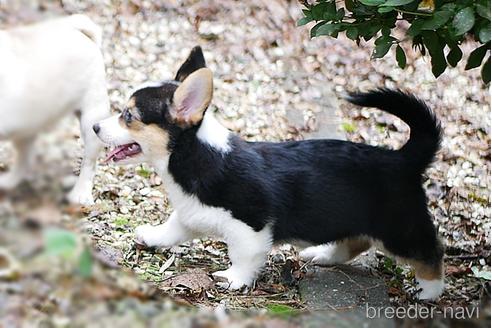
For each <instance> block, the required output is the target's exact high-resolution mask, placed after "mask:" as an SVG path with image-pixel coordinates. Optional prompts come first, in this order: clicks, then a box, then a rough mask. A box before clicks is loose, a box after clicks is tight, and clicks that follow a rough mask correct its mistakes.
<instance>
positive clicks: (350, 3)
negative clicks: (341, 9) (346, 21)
mask: <svg viewBox="0 0 492 328" xmlns="http://www.w3.org/2000/svg"><path fill="white" fill-rule="evenodd" d="M354 7H355V5H354V1H353V0H345V8H347V10H348V11H353V10H354Z"/></svg>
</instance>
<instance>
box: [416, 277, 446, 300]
mask: <svg viewBox="0 0 492 328" xmlns="http://www.w3.org/2000/svg"><path fill="white" fill-rule="evenodd" d="M416 280H417V288H419V289H422V290H421V291H420V292H419V293H418V294H417V297H418V299H420V300H436V299H438V298H439V296H441V294H442V292H443V291H444V280H443V279H436V280H425V279H419V278H417V279H416Z"/></svg>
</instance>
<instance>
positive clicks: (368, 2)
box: [359, 0, 386, 6]
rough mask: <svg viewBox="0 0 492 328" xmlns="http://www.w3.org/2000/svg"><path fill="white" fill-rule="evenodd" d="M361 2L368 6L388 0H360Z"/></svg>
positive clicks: (377, 4)
mask: <svg viewBox="0 0 492 328" xmlns="http://www.w3.org/2000/svg"><path fill="white" fill-rule="evenodd" d="M359 1H360V3H362V4H363V5H366V6H379V5H381V4H383V3H384V2H385V1H386V0H359Z"/></svg>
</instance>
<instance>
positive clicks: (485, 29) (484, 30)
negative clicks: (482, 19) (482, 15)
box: [478, 22, 490, 43]
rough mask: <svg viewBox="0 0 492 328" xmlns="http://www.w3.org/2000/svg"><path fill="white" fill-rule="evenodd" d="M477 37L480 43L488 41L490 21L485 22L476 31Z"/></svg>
mask: <svg viewBox="0 0 492 328" xmlns="http://www.w3.org/2000/svg"><path fill="white" fill-rule="evenodd" d="M478 39H479V40H480V42H482V43H487V42H489V41H490V22H486V23H485V24H484V25H483V26H482V27H481V28H480V30H479V31H478Z"/></svg>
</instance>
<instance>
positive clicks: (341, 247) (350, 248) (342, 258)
mask: <svg viewBox="0 0 492 328" xmlns="http://www.w3.org/2000/svg"><path fill="white" fill-rule="evenodd" d="M370 247H371V242H370V241H369V240H367V239H364V238H353V239H345V240H342V241H338V242H335V243H331V244H323V245H317V246H312V247H308V248H306V249H303V250H302V251H301V252H300V253H299V256H300V258H301V259H302V260H303V261H311V263H313V264H317V265H334V264H341V263H345V262H348V261H350V260H351V259H353V258H354V257H356V256H357V255H359V254H360V253H362V252H364V251H366V250H368V249H369V248H370Z"/></svg>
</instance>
